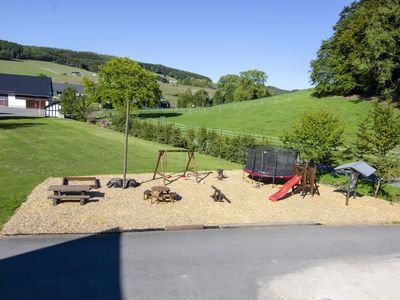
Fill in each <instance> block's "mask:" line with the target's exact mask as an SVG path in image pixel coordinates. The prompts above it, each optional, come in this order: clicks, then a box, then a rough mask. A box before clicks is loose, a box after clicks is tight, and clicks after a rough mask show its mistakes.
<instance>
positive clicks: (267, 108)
mask: <svg viewBox="0 0 400 300" xmlns="http://www.w3.org/2000/svg"><path fill="white" fill-rule="evenodd" d="M311 92H312V90H302V91H297V92H294V93H290V94H284V95H278V96H274V97H268V98H263V99H258V100H253V101H245V102H238V103H229V104H224V105H220V106H214V107H210V108H207V109H204V108H199V109H180V110H157V111H147V112H146V111H143V112H141V116H142V117H150V118H153V119H156V118H159V117H165V119H164V120H165V122H174V123H179V124H186V125H192V126H193V125H194V126H204V127H206V128H218V129H223V130H232V131H237V132H242V133H247V134H260V135H265V136H270V137H274V138H279V137H280V136H281V135H282V132H283V130H284V129H285V128H287V127H288V126H289V125H290V124H291V123H292V122H293V121H294V120H295V119H296V117H297V116H298V115H299V114H301V113H302V112H304V111H308V110H313V109H318V108H326V109H329V110H330V111H332V112H334V113H335V114H336V115H337V116H338V117H339V120H340V124H341V125H342V126H343V127H344V129H345V132H344V140H345V142H346V143H350V142H351V141H352V140H353V139H354V137H355V132H356V129H357V125H358V123H359V121H360V116H365V115H366V113H367V112H368V110H369V108H370V105H371V104H370V102H368V101H351V100H348V99H346V98H344V97H327V98H322V99H319V98H315V97H312V96H311Z"/></svg>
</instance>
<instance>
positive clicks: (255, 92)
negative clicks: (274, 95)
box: [233, 70, 270, 101]
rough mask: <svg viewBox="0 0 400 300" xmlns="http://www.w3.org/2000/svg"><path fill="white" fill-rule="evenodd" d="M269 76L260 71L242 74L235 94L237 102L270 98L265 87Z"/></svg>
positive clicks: (249, 71)
mask: <svg viewBox="0 0 400 300" xmlns="http://www.w3.org/2000/svg"><path fill="white" fill-rule="evenodd" d="M266 81H267V74H265V72H263V71H259V70H248V71H244V72H240V77H239V80H238V86H237V88H236V90H235V91H234V93H233V98H234V100H235V101H243V100H252V99H258V98H262V97H266V96H269V95H270V94H269V91H268V88H267V87H266V86H265V83H266Z"/></svg>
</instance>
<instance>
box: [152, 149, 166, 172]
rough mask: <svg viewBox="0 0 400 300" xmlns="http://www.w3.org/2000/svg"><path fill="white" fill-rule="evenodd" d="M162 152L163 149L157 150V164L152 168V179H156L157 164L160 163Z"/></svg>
mask: <svg viewBox="0 0 400 300" xmlns="http://www.w3.org/2000/svg"><path fill="white" fill-rule="evenodd" d="M163 153H164V151H163V150H160V151H159V154H158V159H157V165H156V169H155V170H154V175H153V179H156V175H157V171H158V166H159V165H160V159H161V156H162V154H163Z"/></svg>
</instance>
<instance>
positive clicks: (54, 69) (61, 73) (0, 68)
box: [0, 60, 97, 84]
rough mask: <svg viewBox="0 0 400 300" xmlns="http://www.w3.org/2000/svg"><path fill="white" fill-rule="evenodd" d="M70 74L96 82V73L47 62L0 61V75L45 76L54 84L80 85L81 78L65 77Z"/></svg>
mask: <svg viewBox="0 0 400 300" xmlns="http://www.w3.org/2000/svg"><path fill="white" fill-rule="evenodd" d="M70 72H80V73H81V74H82V75H83V76H87V77H88V78H90V79H91V80H93V81H97V74H96V73H93V72H89V71H86V70H84V69H80V68H75V67H69V66H64V65H60V64H56V63H52V62H48V61H39V60H0V73H9V74H17V75H32V76H38V75H39V74H45V75H46V76H48V77H51V78H52V80H53V81H54V82H61V83H64V82H68V83H73V84H80V83H81V78H82V77H80V76H71V75H67V74H69V73H70Z"/></svg>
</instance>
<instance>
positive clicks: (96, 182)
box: [62, 176, 100, 189]
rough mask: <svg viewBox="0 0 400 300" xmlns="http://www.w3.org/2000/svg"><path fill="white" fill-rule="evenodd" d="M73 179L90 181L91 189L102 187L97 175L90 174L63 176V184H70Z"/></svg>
mask: <svg viewBox="0 0 400 300" xmlns="http://www.w3.org/2000/svg"><path fill="white" fill-rule="evenodd" d="M71 181H88V182H90V184H89V186H90V188H91V189H97V188H98V187H100V184H99V180H98V179H97V178H96V177H90V176H67V177H63V180H62V184H63V185H69V183H70V182H71Z"/></svg>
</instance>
